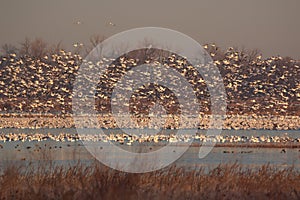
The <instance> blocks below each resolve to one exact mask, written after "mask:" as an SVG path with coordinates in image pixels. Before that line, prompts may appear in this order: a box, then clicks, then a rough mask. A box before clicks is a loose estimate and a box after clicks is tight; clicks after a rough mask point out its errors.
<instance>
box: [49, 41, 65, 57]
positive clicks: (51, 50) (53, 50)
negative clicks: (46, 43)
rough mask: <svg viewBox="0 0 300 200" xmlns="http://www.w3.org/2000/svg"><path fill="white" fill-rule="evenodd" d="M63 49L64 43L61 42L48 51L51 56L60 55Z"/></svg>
mask: <svg viewBox="0 0 300 200" xmlns="http://www.w3.org/2000/svg"><path fill="white" fill-rule="evenodd" d="M62 49H63V47H62V42H61V41H59V42H58V43H57V44H53V45H52V46H51V47H49V49H48V51H49V53H50V54H58V53H59V51H60V50H62Z"/></svg>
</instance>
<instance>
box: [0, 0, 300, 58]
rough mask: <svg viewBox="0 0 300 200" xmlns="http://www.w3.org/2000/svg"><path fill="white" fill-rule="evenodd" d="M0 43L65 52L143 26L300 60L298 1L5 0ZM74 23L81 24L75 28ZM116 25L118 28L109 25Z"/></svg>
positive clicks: (2, 6)
mask: <svg viewBox="0 0 300 200" xmlns="http://www.w3.org/2000/svg"><path fill="white" fill-rule="evenodd" d="M0 2H1V6H0V27H1V37H0V44H4V43H12V44H17V43H19V42H22V41H23V40H24V38H25V37H26V36H27V37H29V38H31V39H33V38H35V37H40V38H43V39H44V40H46V41H47V42H49V43H57V42H59V41H62V42H63V44H64V46H65V47H68V48H71V45H72V43H75V42H84V43H85V42H87V41H88V39H89V37H90V36H91V35H93V34H99V35H105V36H110V35H112V34H115V33H118V32H121V31H124V30H127V29H131V28H136V27H143V26H158V27H165V28H170V29H174V30H177V31H180V32H182V33H185V34H187V35H189V36H190V37H192V38H194V39H196V40H197V41H199V43H200V44H204V43H208V42H215V43H216V44H218V45H219V46H221V47H229V46H238V47H245V48H247V49H255V48H257V49H260V50H261V51H262V52H263V55H264V57H265V56H270V55H278V54H280V55H282V56H291V57H294V58H296V59H300V1H299V0H204V1H203V0H195V1H192V0H191V1H187V0H186V1H183V0H170V1H169V0H168V1H167V0H147V1H143V0H91V1H88V0H86V1H84V0H51V1H50V0H48V1H44V0H19V1H17V0H1V1H0ZM76 21H81V22H82V24H80V25H76V23H75V22H76ZM110 21H111V22H113V23H115V24H116V26H108V25H107V23H109V22H110Z"/></svg>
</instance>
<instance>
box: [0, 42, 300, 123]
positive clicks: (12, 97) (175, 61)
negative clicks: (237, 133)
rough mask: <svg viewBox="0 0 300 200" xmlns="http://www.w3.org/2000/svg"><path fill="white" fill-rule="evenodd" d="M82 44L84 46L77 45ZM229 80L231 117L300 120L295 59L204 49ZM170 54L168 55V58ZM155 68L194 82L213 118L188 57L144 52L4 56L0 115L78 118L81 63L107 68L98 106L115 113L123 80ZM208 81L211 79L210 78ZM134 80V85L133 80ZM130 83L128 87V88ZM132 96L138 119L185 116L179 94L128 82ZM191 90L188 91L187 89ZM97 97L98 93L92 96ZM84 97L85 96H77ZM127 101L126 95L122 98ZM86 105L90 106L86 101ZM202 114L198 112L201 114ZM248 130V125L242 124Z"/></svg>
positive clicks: (203, 110)
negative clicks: (155, 111)
mask: <svg viewBox="0 0 300 200" xmlns="http://www.w3.org/2000/svg"><path fill="white" fill-rule="evenodd" d="M77 45H81V44H77ZM204 48H205V49H206V50H207V51H208V52H209V54H210V56H211V57H212V58H213V60H214V64H215V65H216V66H217V67H218V69H219V71H220V73H221V76H222V78H223V80H222V81H223V82H224V86H225V90H226V94H227V114H228V115H257V116H260V115H266V116H271V115H273V116H280V115H281V116H288V115H289V116H299V115H300V67H299V65H300V63H299V61H296V60H293V59H291V58H282V57H280V56H273V57H270V58H267V59H262V57H261V56H259V55H255V56H254V57H251V55H250V54H246V53H244V52H240V51H237V50H235V49H234V48H228V49H227V50H226V51H225V52H221V53H220V51H219V49H218V48H217V47H216V46H215V45H214V44H209V45H204ZM162 55H164V56H162ZM144 63H150V64H151V65H152V66H153V67H154V68H155V66H157V65H162V66H168V67H172V68H174V69H175V70H177V71H178V72H179V73H180V74H181V75H182V76H184V77H185V78H186V80H188V82H189V83H190V84H191V85H192V87H193V89H194V90H195V94H196V96H197V98H198V100H199V105H200V108H199V113H200V114H210V112H211V110H210V107H211V105H210V100H209V97H210V96H209V92H208V89H207V85H206V83H205V81H204V79H203V77H202V76H201V75H200V74H199V73H197V71H196V70H195V69H194V68H193V66H191V65H190V64H189V63H188V62H187V61H186V60H185V59H184V58H182V57H180V56H178V55H174V54H171V53H168V54H167V53H166V52H163V53H159V51H155V50H154V51H149V50H145V51H143V50H141V51H139V52H131V53H129V54H128V55H123V56H121V57H119V58H117V59H109V58H103V60H99V61H97V62H91V61H87V60H85V59H84V58H82V57H81V56H80V55H79V54H74V53H72V52H66V51H64V50H60V51H59V52H57V53H53V54H48V55H45V56H43V57H40V58H36V57H33V56H30V55H25V56H19V55H17V54H8V55H5V56H1V57H0V99H1V101H0V113H2V114H12V113H19V114H21V113H44V114H53V115H62V116H69V115H70V114H71V113H72V98H73V97H74V94H73V83H74V81H75V79H76V78H78V76H79V75H78V70H79V67H80V65H81V64H85V65H87V66H89V67H88V68H87V69H88V70H89V69H90V70H91V72H93V71H95V70H96V69H97V68H98V67H99V66H100V65H102V64H107V69H106V71H105V72H104V73H103V74H102V75H101V77H99V80H98V81H97V82H96V83H95V84H97V88H96V94H95V100H96V101H95V102H96V105H95V107H96V110H97V111H98V112H99V113H110V111H111V105H110V103H111V94H112V92H113V89H114V87H115V86H116V84H117V83H118V82H119V81H120V79H121V78H122V76H123V75H125V74H127V73H128V72H129V71H130V69H132V68H133V67H135V66H138V65H141V64H144ZM151 73H153V71H148V72H145V74H149V75H150V76H153V79H157V80H158V79H164V78H167V79H168V80H169V81H170V83H174V84H176V83H177V82H178V78H177V77H174V76H170V77H162V76H160V75H159V74H154V75H153V74H151ZM204 76H206V75H205V74H204ZM79 78H82V79H81V80H85V81H83V82H82V85H81V87H82V88H85V87H87V86H86V84H87V83H88V81H86V80H87V79H88V77H79ZM128 81H131V82H132V81H134V80H128ZM123 84H124V83H123ZM122 87H123V88H125V90H126V91H127V92H131V93H132V96H131V99H130V103H129V104H128V106H129V107H130V112H131V113H132V114H133V115H135V116H146V115H148V114H149V112H150V110H151V107H152V106H153V105H154V104H155V103H158V104H160V105H162V106H163V108H164V109H165V112H166V114H175V115H176V114H178V113H180V106H179V102H178V99H177V97H176V95H177V94H174V93H173V92H172V91H171V90H170V89H169V88H167V87H164V86H162V85H158V84H148V85H143V86H141V87H140V88H138V89H137V90H135V91H132V88H130V87H128V85H126V83H125V84H124V85H122ZM181 90H182V91H183V93H184V91H188V90H186V88H181ZM92 92H93V91H92ZM77 95H78V96H79V97H80V95H81V94H77ZM118 98H122V96H120V97H118ZM82 103H83V104H84V101H83V102H82ZM197 112H198V111H197ZM240 126H242V124H240Z"/></svg>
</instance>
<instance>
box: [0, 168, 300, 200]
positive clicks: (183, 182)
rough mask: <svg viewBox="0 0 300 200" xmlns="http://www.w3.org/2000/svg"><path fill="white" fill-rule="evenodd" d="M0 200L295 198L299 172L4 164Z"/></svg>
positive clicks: (299, 193)
mask: <svg viewBox="0 0 300 200" xmlns="http://www.w3.org/2000/svg"><path fill="white" fill-rule="evenodd" d="M0 198H1V199H299V198H300V173H299V172H297V171H296V170H295V169H293V168H289V169H285V170H279V169H275V168H273V167H270V166H263V167H261V168H259V169H258V170H252V169H245V168H241V166H239V165H237V164H234V165H220V166H218V167H217V168H215V169H212V170H211V171H210V172H209V173H208V174H207V173H204V170H197V171H185V170H183V169H181V168H177V167H174V166H173V167H171V168H167V169H164V170H160V171H155V172H151V173H144V174H128V173H124V172H119V171H115V170H112V169H109V168H107V167H104V166H102V165H100V164H94V165H92V166H84V165H81V164H77V165H76V166H72V167H69V168H62V167H50V168H49V165H47V166H46V165H45V166H44V165H41V166H39V167H38V169H33V168H26V169H25V170H24V168H22V167H16V166H10V167H7V168H6V169H5V170H4V173H3V174H2V175H1V177H0Z"/></svg>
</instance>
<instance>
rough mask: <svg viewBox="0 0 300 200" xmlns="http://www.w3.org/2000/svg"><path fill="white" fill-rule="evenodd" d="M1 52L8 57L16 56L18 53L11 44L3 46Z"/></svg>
mask: <svg viewBox="0 0 300 200" xmlns="http://www.w3.org/2000/svg"><path fill="white" fill-rule="evenodd" d="M1 48H2V51H3V52H4V55H9V54H16V53H17V52H18V49H17V47H15V46H14V45H11V44H4V45H2V47H1Z"/></svg>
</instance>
